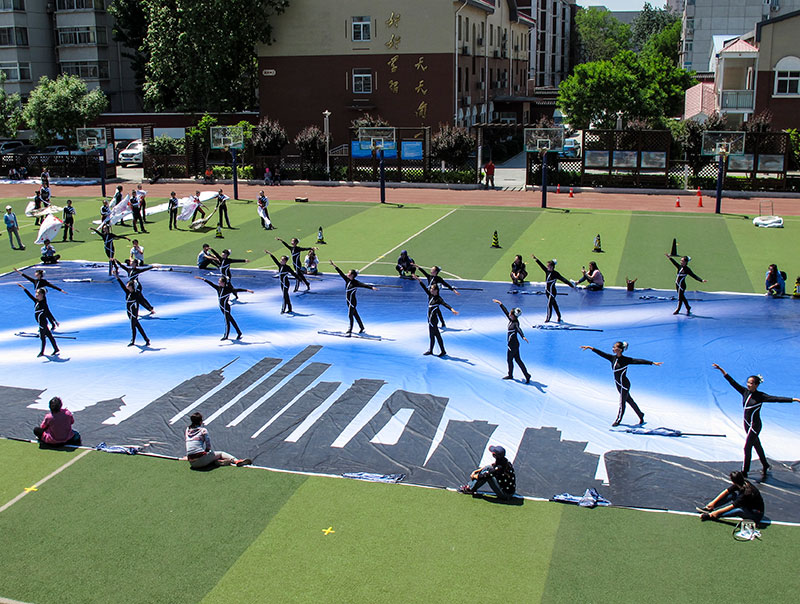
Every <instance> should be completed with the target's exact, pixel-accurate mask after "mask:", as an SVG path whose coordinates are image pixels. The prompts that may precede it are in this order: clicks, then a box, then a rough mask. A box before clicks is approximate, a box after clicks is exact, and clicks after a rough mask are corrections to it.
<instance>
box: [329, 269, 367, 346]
mask: <svg viewBox="0 0 800 604" xmlns="http://www.w3.org/2000/svg"><path fill="white" fill-rule="evenodd" d="M330 262H331V266H332V267H333V268H335V269H336V272H337V273H339V276H340V277H341V278H342V279H344V283H345V286H344V292H345V298H346V299H347V318H348V319H349V320H350V328H349V329H348V330H347V335H348V336H349V335H350V334H352V333H353V319H355V320H356V321H357V322H358V328H359V331H358V333H364V324H363V323H362V322H361V317H360V316H359V314H358V309H357V307H358V300H357V299H356V289H357V288H359V287H363V288H365V289H371V290H373V291H378V288H377V287H374V286H372V285H367V284H366V283H362V282H361V281H359V280H358V279H356V277H358V271H357V270H355V269H350V270H349V271H348V272H347V274H346V275H345V274H344V273H343V272H342V271H341V269H340V268H339V267H338V266H336V265H335V264H334V263H333V260H331V261H330Z"/></svg>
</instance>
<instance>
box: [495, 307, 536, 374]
mask: <svg viewBox="0 0 800 604" xmlns="http://www.w3.org/2000/svg"><path fill="white" fill-rule="evenodd" d="M492 302H494V303H495V304H499V305H500V310H502V311H503V314H504V315H505V316H506V318H507V319H508V332H507V333H506V345H507V351H506V361H507V362H508V373H507V374H506V375H505V376H504V377H503V379H504V380H513V379H514V361H516V362H517V365H519V368H520V369H522V374H523V375H524V376H525V383H526V384H530V382H531V374H530V373H528V370H527V368H526V367H525V363H523V362H522V357H520V356H519V339H518V338H517V336H519V337H520V338H522V339H523V340H525V341H526V342H527V341H528V338H526V337H525V334H524V333H523V332H522V328H521V327H520V326H519V316H520V315H521V314H522V309H521V308H512V309H511V310H510V311H509V310H508V309H507V308H506V307H505V306H503V303H502V302H500V300H492Z"/></svg>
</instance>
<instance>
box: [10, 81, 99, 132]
mask: <svg viewBox="0 0 800 604" xmlns="http://www.w3.org/2000/svg"><path fill="white" fill-rule="evenodd" d="M107 107H108V99H107V98H106V95H105V93H104V92H103V91H102V90H100V89H99V88H95V89H94V90H88V89H87V87H86V82H84V81H83V80H82V79H80V78H79V77H78V76H74V75H60V76H58V78H56V79H55V80H51V79H50V78H48V77H47V76H42V78H41V79H40V80H39V84H38V85H37V86H36V88H34V89H33V90H31V93H30V96H29V97H28V102H27V103H25V108H24V109H23V110H22V117H23V119H24V121H25V123H26V124H27V126H28V128H30V129H31V130H33V132H34V140H35V142H36V144H37V145H39V146H45V145H49V144H52V143H53V141H55V140H56V139H57V138H58V139H61V140H63V141H64V142H65V143H66V144H68V145H70V146H73V145H75V142H76V136H77V135H76V133H75V130H76V128H81V127H86V126H88V125H89V124H91V123H92V122H93V121H94V120H96V119H97V118H98V117H99V116H100V114H101V113H102V112H103V111H105V110H106V108H107Z"/></svg>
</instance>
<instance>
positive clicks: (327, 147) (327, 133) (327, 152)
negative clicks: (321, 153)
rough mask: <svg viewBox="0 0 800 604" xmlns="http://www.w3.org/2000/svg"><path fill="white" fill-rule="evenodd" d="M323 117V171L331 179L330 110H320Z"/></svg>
mask: <svg viewBox="0 0 800 604" xmlns="http://www.w3.org/2000/svg"><path fill="white" fill-rule="evenodd" d="M322 117H323V118H324V126H323V127H324V129H325V171H326V172H327V174H328V180H330V179H331V131H330V117H331V112H330V111H328V110H327V109H326V110H325V111H323V112H322Z"/></svg>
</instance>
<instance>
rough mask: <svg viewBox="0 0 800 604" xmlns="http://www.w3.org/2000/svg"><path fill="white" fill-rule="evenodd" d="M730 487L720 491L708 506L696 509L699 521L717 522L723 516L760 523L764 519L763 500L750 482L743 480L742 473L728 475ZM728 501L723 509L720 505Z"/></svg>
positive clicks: (736, 472)
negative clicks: (739, 517)
mask: <svg viewBox="0 0 800 604" xmlns="http://www.w3.org/2000/svg"><path fill="white" fill-rule="evenodd" d="M730 479H731V486H729V487H728V488H727V489H725V490H724V491H722V492H721V493H720V494H719V495H717V496H716V498H714V500H713V501H712V502H711V503H709V504H708V505H706V506H704V507H702V508H698V510H699V511H700V512H702V513H701V514H700V520H718V519H719V518H720V517H723V516H741V517H742V518H746V519H749V520H755V521H756V522H760V521H761V519H762V518H763V517H764V500H763V499H762V497H761V493H759V491H758V489H757V488H756V487H755V485H753V483H752V482H750V481H749V480H747V479H746V478H745V475H744V472H741V471H735V472H731V473H730ZM727 501H730V503H728V504H727V505H725V506H724V507H717V506H718V505H720V504H721V503H725V502H727Z"/></svg>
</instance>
